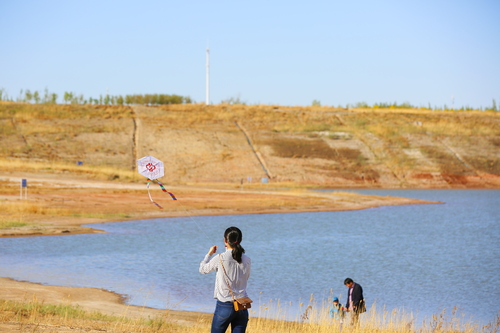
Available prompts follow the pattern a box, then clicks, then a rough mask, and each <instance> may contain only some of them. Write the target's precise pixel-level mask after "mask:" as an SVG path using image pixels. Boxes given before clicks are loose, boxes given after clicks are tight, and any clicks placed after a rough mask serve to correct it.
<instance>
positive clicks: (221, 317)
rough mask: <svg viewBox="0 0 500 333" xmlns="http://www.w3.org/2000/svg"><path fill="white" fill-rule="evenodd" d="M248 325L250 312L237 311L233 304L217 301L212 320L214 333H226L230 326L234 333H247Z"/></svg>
mask: <svg viewBox="0 0 500 333" xmlns="http://www.w3.org/2000/svg"><path fill="white" fill-rule="evenodd" d="M247 323H248V310H241V311H235V310H234V306H233V302H221V301H219V300H218V301H217V304H216V305H215V312H214V318H213V319H212V331H211V332H212V333H225V332H226V329H227V328H228V326H229V324H231V332H232V333H245V331H246V329H247Z"/></svg>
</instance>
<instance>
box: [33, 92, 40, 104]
mask: <svg viewBox="0 0 500 333" xmlns="http://www.w3.org/2000/svg"><path fill="white" fill-rule="evenodd" d="M33 99H34V100H35V103H36V104H38V103H40V94H39V93H38V90H35V92H34V93H33Z"/></svg>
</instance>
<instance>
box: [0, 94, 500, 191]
mask: <svg viewBox="0 0 500 333" xmlns="http://www.w3.org/2000/svg"><path fill="white" fill-rule="evenodd" d="M0 140H1V142H2V145H1V146H2V147H1V150H0V159H1V161H2V162H1V166H0V167H1V168H2V170H3V171H6V172H8V171H12V169H13V168H17V169H19V168H21V167H24V168H27V169H29V168H32V169H33V168H35V165H37V166H36V170H38V171H40V172H64V171H66V172H84V171H79V169H78V167H75V165H76V164H77V163H78V162H81V163H79V164H83V166H92V167H95V168H98V167H109V168H111V169H113V170H115V172H114V173H113V172H111V174H110V176H109V177H110V178H117V179H121V180H128V179H134V176H129V175H133V174H134V173H133V172H129V173H127V171H131V170H132V171H133V168H134V167H135V161H136V159H137V158H140V157H142V156H145V155H153V156H156V157H158V158H159V159H161V160H163V161H164V162H165V165H166V176H165V177H166V179H168V182H169V183H172V184H184V183H215V182H223V183H241V182H244V183H247V182H254V183H255V182H260V181H261V180H262V178H268V179H269V182H278V183H295V184H300V185H319V186H324V187H397V188H399V187H411V188H428V187H432V188H448V187H458V188H460V187H481V188H498V187H500V162H499V161H500V149H499V147H500V115H499V114H498V113H495V112H443V111H428V110H365V109H355V110H344V109H336V108H329V107H280V106H279V107H278V106H245V105H213V106H205V105H200V104H184V105H170V106H162V107H149V106H92V105H30V104H19V103H2V104H0ZM68 166H71V167H68ZM81 170H87V169H84V168H83V167H82V168H81ZM108 173H109V172H108Z"/></svg>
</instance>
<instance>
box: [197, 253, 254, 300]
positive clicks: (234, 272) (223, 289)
mask: <svg viewBox="0 0 500 333" xmlns="http://www.w3.org/2000/svg"><path fill="white" fill-rule="evenodd" d="M232 251H233V250H232V249H226V252H224V253H222V254H219V255H216V256H211V255H208V254H207V255H205V258H204V259H203V260H202V261H201V263H200V273H201V274H208V273H210V272H212V271H214V270H215V271H216V275H215V288H214V298H216V299H218V300H219V301H221V302H230V301H232V300H233V296H232V295H231V292H230V291H229V287H228V285H227V284H228V282H229V285H230V286H231V289H232V290H233V293H234V297H235V298H239V297H243V296H248V295H247V282H248V278H249V277H250V266H251V264H252V261H251V260H250V258H249V257H248V256H246V255H245V254H243V255H242V256H241V264H240V263H238V262H237V261H236V260H234V259H233V255H232ZM221 259H222V262H223V263H224V268H225V270H226V273H227V277H226V276H225V274H224V270H223V269H222V266H221ZM226 281H227V282H226Z"/></svg>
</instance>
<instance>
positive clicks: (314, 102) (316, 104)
mask: <svg viewBox="0 0 500 333" xmlns="http://www.w3.org/2000/svg"><path fill="white" fill-rule="evenodd" d="M311 105H312V106H321V102H320V101H318V100H317V99H315V100H313V101H312V104H311Z"/></svg>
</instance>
